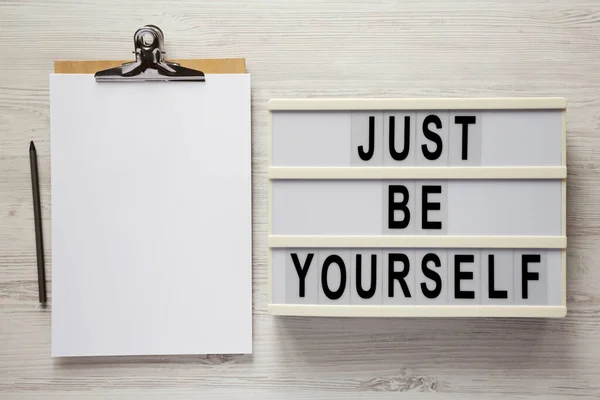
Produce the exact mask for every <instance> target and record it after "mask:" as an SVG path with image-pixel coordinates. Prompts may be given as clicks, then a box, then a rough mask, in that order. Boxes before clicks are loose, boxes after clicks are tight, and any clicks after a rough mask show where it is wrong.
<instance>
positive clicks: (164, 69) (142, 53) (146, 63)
mask: <svg viewBox="0 0 600 400" xmlns="http://www.w3.org/2000/svg"><path fill="white" fill-rule="evenodd" d="M164 39H165V37H164V35H163V32H162V31H161V30H160V28H159V27H157V26H155V25H146V26H143V27H141V28H140V29H138V30H137V31H136V32H135V34H134V35H133V44H134V48H135V51H134V53H135V61H132V62H128V63H125V64H123V65H121V66H120V67H114V68H109V69H105V70H103V71H98V72H96V74H95V75H94V77H95V78H96V82H121V81H127V82H129V81H133V82H142V81H187V82H190V81H192V82H204V81H205V79H204V73H203V72H202V71H197V70H194V69H191V68H186V67H182V66H181V65H179V64H178V63H174V62H168V61H166V60H165V58H164V54H165V52H164V47H163V46H164Z"/></svg>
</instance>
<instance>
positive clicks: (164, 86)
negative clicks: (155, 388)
mask: <svg viewBox="0 0 600 400" xmlns="http://www.w3.org/2000/svg"><path fill="white" fill-rule="evenodd" d="M50 104H51V158H52V163H51V167H52V267H53V268H52V269H53V270H52V274H53V276H52V284H53V285H52V287H53V290H52V355H53V356H93V355H102V356H109V355H149V354H155V355H156V354H208V353H210V354H215V353H229V354H232V353H251V352H252V287H251V284H252V254H251V246H252V221H251V148H250V143H251V135H250V76H249V75H247V74H230V75H228V74H223V75H207V76H206V82H204V83H198V82H152V83H150V82H144V83H124V82H120V83H97V82H96V81H95V80H94V77H93V75H77V74H74V75H71V74H69V75H54V74H53V75H51V76H50Z"/></svg>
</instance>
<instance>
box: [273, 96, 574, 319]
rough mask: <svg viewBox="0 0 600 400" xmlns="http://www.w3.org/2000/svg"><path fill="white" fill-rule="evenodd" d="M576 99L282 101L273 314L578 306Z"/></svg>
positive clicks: (541, 311) (502, 313) (520, 313)
mask: <svg viewBox="0 0 600 400" xmlns="http://www.w3.org/2000/svg"><path fill="white" fill-rule="evenodd" d="M565 110H566V100H565V99H562V98H526V99H368V100H360V99H342V100H335V99H326V100H311V99H306V100H271V101H270V102H269V133H270V134H269V142H270V143H269V148H270V150H269V171H268V175H269V241H268V243H269V312H270V313H272V314H276V315H314V316H380V317H384V316H430V317H452V316H456V317H459V316H486V317H494V316H497V317H562V316H564V315H565V314H566V282H565V280H566V245H567V239H566V177H567V168H566V131H565V123H566V120H565V118H566V117H565Z"/></svg>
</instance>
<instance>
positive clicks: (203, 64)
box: [54, 58, 246, 74]
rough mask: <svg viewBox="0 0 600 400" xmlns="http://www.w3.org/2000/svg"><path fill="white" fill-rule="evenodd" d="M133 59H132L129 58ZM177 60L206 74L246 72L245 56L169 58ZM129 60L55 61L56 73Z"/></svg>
mask: <svg viewBox="0 0 600 400" xmlns="http://www.w3.org/2000/svg"><path fill="white" fill-rule="evenodd" d="M129 61H131V60H129ZM168 61H170V62H176V63H179V64H181V66H183V67H187V68H193V69H198V70H200V71H202V72H204V73H205V74H244V73H246V59H245V58H213V59H186V60H168ZM126 62H128V61H119V60H102V61H55V62H54V73H56V74H95V73H96V72H98V71H101V70H104V69H108V68H113V67H118V66H120V65H122V64H123V63H126Z"/></svg>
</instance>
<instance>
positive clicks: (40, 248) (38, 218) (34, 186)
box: [29, 141, 46, 304]
mask: <svg viewBox="0 0 600 400" xmlns="http://www.w3.org/2000/svg"><path fill="white" fill-rule="evenodd" d="M29 164H30V167H31V190H32V192H33V218H34V220H35V249H36V253H37V272H38V292H39V297H40V303H42V304H46V266H45V265H44V238H43V234H42V205H41V201H40V184H39V180H38V165H37V152H36V150H35V145H34V144H33V141H31V144H30V145H29Z"/></svg>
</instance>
